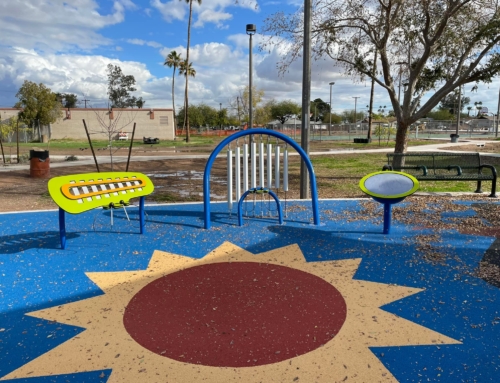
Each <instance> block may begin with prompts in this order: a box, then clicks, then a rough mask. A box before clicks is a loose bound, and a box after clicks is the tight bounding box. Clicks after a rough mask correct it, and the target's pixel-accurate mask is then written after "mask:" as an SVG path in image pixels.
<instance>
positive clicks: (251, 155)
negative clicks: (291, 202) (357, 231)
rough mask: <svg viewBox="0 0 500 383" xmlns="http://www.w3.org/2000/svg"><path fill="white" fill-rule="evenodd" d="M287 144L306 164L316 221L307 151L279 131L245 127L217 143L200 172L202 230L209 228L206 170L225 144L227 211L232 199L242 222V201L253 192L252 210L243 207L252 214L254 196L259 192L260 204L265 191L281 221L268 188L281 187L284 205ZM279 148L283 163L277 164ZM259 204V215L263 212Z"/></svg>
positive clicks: (314, 191) (316, 220) (315, 199)
mask: <svg viewBox="0 0 500 383" xmlns="http://www.w3.org/2000/svg"><path fill="white" fill-rule="evenodd" d="M247 136H248V137H247ZM255 137H257V140H256V139H255ZM272 137H274V138H275V140H272V139H271V138H272ZM233 141H236V143H235V146H234V151H233V147H232V146H231V143H232V142H233ZM240 141H242V142H240ZM273 141H274V142H273ZM288 145H290V146H291V147H292V148H293V149H295V150H296V151H297V152H298V153H299V154H300V156H301V157H302V159H303V160H304V163H305V164H306V166H307V169H308V172H309V182H310V187H311V202H312V212H313V222H314V224H315V225H319V224H320V218H319V208H318V191H317V187H316V176H315V174H314V169H313V166H312V164H311V161H310V160H309V157H308V156H307V154H306V153H305V152H304V150H303V149H302V148H301V147H300V146H299V145H298V144H297V143H296V142H295V141H293V140H292V139H291V138H289V137H288V136H286V135H284V134H282V133H280V132H276V131H274V130H267V129H249V130H243V131H239V132H237V133H234V134H233V135H231V136H229V137H227V138H226V139H224V140H223V141H222V142H221V143H220V144H219V145H217V147H216V148H215V149H214V151H213V152H212V154H211V155H210V157H209V158H208V161H207V164H206V166H205V172H204V174H203V209H204V220H205V229H210V226H211V223H210V172H211V170H212V166H213V163H214V161H215V159H216V158H217V155H218V154H219V153H220V152H221V151H222V149H223V148H224V147H226V146H227V153H226V161H227V203H228V208H229V211H231V210H232V208H233V201H237V202H238V222H239V224H240V226H241V225H242V224H243V221H242V219H243V218H242V215H243V200H244V199H245V197H247V196H248V195H249V194H252V195H253V197H254V201H253V204H252V209H246V212H247V213H248V212H249V211H251V212H253V213H254V216H255V209H256V196H257V195H258V194H260V195H261V198H262V200H261V205H262V206H264V203H263V196H264V195H265V194H267V195H268V196H270V197H273V198H274V200H275V202H276V205H277V209H276V210H277V212H278V216H280V215H281V218H279V219H280V224H281V223H282V222H283V219H282V209H281V204H280V201H279V199H278V196H277V193H275V192H273V190H272V189H274V190H276V191H278V190H282V191H283V192H284V193H285V205H286V193H287V191H288ZM257 148H258V151H257ZM282 149H283V164H282V165H281V151H282ZM233 159H234V168H233ZM273 175H274V180H273ZM249 178H250V185H249ZM233 181H234V183H233ZM281 181H282V182H281ZM233 185H234V190H233ZM233 197H234V199H233ZM262 206H261V216H262V212H263V210H262ZM270 212H271V210H270V209H269V210H268V213H270ZM285 212H286V206H285ZM280 213H281V214H280Z"/></svg>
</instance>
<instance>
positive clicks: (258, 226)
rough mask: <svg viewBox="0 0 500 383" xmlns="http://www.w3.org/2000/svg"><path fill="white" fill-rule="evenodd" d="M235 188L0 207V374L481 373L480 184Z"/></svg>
mask: <svg viewBox="0 0 500 383" xmlns="http://www.w3.org/2000/svg"><path fill="white" fill-rule="evenodd" d="M260 143H261V142H259V143H257V147H258V145H260ZM264 144H266V145H267V141H265V142H264ZM233 149H234V151H235V152H233V153H231V155H229V154H228V161H229V158H233V156H234V158H239V157H238V156H239V155H243V156H244V150H245V149H244V148H243V149H242V150H241V153H240V151H239V150H238V152H236V150H237V149H236V148H233ZM233 149H231V150H233ZM259 150H260V149H259ZM263 150H267V148H266V147H264V149H263ZM275 150H277V149H276V147H271V148H269V152H271V153H274V154H275V153H276V151H275ZM281 150H282V151H281V155H282V156H281V163H280V166H281V167H282V168H283V166H284V164H283V162H284V159H285V157H286V156H284V150H285V149H281ZM237 153H239V154H237ZM261 153H263V152H261ZM276 157H279V156H275V157H274V158H276ZM270 158H273V157H272V156H270ZM259 161H260V160H259ZM208 162H209V163H210V159H209V161H208ZM238 162H239V161H238ZM254 162H257V165H256V166H257V169H258V170H259V172H256V174H259V177H260V173H261V172H260V169H259V166H262V167H263V168H265V167H266V166H267V165H266V164H262V165H260V163H259V162H258V161H256V160H255V161H254ZM243 163H244V162H243ZM273 166H276V163H274V164H271V169H272V167H273ZM248 172H249V174H248V175H249V176H250V173H252V170H251V168H250V169H249V170H248ZM70 173H71V171H69V170H66V174H70ZM271 173H272V172H271ZM206 174H207V169H205V171H204V174H203V175H206ZM238 174H244V169H238ZM265 174H266V175H267V174H269V171H268V170H266V172H265ZM272 174H275V173H272ZM232 176H235V175H234V174H233V175H232ZM281 177H282V178H280V179H281V181H282V184H281V185H280V187H284V185H283V183H284V180H285V177H284V176H281ZM208 178H209V179H208V181H210V177H208ZM249 178H250V180H251V179H252V177H249ZM231 179H233V177H231ZM147 181H148V180H147V179H145V182H146V183H147ZM205 181H206V180H204V182H203V187H204V190H203V193H204V195H205V196H206V195H207V193H208V195H209V196H210V194H211V193H212V192H213V189H210V185H209V186H208V190H207V185H206V182H205ZM269 181H272V180H268V179H265V178H264V179H260V180H259V179H258V178H257V180H256V184H257V185H259V184H260V185H268V184H271V183H272V182H275V181H272V182H269ZM241 183H242V182H241V180H239V182H238V184H241ZM250 183H252V182H250ZM311 183H313V180H311ZM232 186H233V187H235V185H232ZM290 186H293V185H292V184H291V185H290ZM89 188H90V186H89ZM252 188H254V186H253V185H251V184H249V185H247V187H243V188H242V189H241V190H240V191H239V193H240V196H243V194H244V193H243V192H244V191H245V190H244V189H246V190H250V189H252ZM89 190H90V189H89ZM92 190H93V189H92ZM237 196H238V193H237V192H236V193H235V198H234V200H233V201H232V206H228V203H229V202H230V201H223V202H217V201H214V200H213V198H212V201H210V199H209V200H208V202H207V200H205V201H204V203H201V202H194V203H182V204H156V205H148V203H147V202H148V196H146V197H145V198H146V207H145V230H144V232H143V233H142V234H141V232H140V231H141V230H140V220H141V214H140V209H139V208H138V206H129V207H127V208H126V210H124V209H116V210H113V209H108V210H102V209H92V210H88V211H83V212H81V213H78V214H66V220H65V238H66V248H65V249H64V250H63V249H62V248H61V233H60V226H59V224H58V212H57V210H54V209H52V210H47V211H26V212H11V213H4V214H0V232H1V240H0V264H1V271H2V273H1V274H2V275H1V279H0V296H1V297H2V299H1V301H0V305H1V306H0V307H1V308H0V312H1V316H0V318H1V320H0V349H1V350H2V352H1V353H0V380H2V381H6V382H26V383H28V382H29V383H31V382H66V381H71V382H142V381H144V382H196V381H204V382H226V381H227V382H230V381H239V382H342V381H354V382H378V381H388V382H396V381H399V382H420V381H436V382H455V381H477V382H489V381H492V382H493V381H496V380H497V377H498V375H499V373H500V357H499V353H498V344H499V341H500V335H499V334H500V331H498V328H499V327H498V326H499V325H500V309H499V308H498V303H497V302H498V301H499V299H500V290H499V288H500V278H499V270H500V254H499V250H498V248H499V246H498V242H497V240H496V237H497V235H498V233H499V232H500V220H499V219H498V217H499V216H500V215H499V213H500V207H499V205H498V202H497V200H496V199H492V198H487V197H486V194H485V195H481V196H478V195H474V194H472V193H470V194H469V193H465V194H463V195H460V196H453V197H450V196H443V195H435V196H429V195H412V196H409V197H407V198H406V199H404V200H403V201H401V202H399V203H397V204H394V206H393V207H392V226H391V228H390V232H389V233H387V234H384V232H383V231H384V228H385V225H384V224H385V222H384V220H385V218H386V217H385V216H384V206H383V204H381V203H379V202H380V201H378V202H377V201H374V200H372V199H371V198H369V197H368V196H366V195H363V194H361V195H360V197H361V198H351V199H319V200H317V201H316V202H315V201H314V190H313V198H312V199H310V200H305V201H299V200H294V199H288V200H287V201H286V206H285V201H284V200H283V199H282V200H281V204H282V207H283V220H284V222H283V224H282V225H280V224H279V219H278V216H277V215H278V214H277V210H276V209H277V207H276V203H275V201H274V200H273V199H271V198H269V196H268V195H266V194H264V195H262V194H258V195H255V194H253V195H249V196H247V198H248V200H246V201H245V202H244V203H243V213H242V214H243V217H241V216H240V217H239V213H238V210H237V202H238V198H236V197H237ZM279 196H280V198H282V196H283V193H281V194H279ZM82 198H83V197H82ZM85 198H86V197H85ZM315 204H316V206H315ZM132 205H133V204H132ZM136 205H138V204H137V203H136ZM111 216H113V221H112V222H113V224H111ZM239 218H243V222H242V225H241V226H240V223H241V222H240V220H239Z"/></svg>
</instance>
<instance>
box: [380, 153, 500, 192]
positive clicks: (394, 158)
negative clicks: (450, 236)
mask: <svg viewBox="0 0 500 383" xmlns="http://www.w3.org/2000/svg"><path fill="white" fill-rule="evenodd" d="M383 170H396V171H401V172H405V173H408V174H411V175H412V176H414V177H415V178H416V179H417V180H419V181H477V189H476V191H475V193H482V190H481V182H482V181H491V182H492V186H491V194H490V197H495V198H496V197H497V195H496V186H497V171H496V169H495V167H494V166H493V165H488V164H483V163H481V156H480V155H479V153H440V152H418V153H417V152H411V153H388V154H387V165H384V167H383Z"/></svg>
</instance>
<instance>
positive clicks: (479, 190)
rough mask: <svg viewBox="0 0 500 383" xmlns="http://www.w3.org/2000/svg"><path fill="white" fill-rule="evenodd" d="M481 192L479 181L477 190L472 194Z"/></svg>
mask: <svg viewBox="0 0 500 383" xmlns="http://www.w3.org/2000/svg"><path fill="white" fill-rule="evenodd" d="M482 192H483V191H482V190H481V181H477V189H476V191H475V192H474V193H482Z"/></svg>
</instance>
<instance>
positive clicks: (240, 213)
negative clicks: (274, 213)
mask: <svg viewBox="0 0 500 383" xmlns="http://www.w3.org/2000/svg"><path fill="white" fill-rule="evenodd" d="M256 190H257V189H250V190H247V191H246V192H245V193H243V195H242V196H241V198H240V200H239V201H238V225H239V226H243V201H244V200H245V198H246V196H247V195H248V194H249V193H255V191H256ZM261 190H264V189H263V188H262V189H261ZM265 190H266V193H269V195H270V196H271V197H273V198H274V200H275V201H276V208H277V209H278V219H279V223H280V225H283V210H282V209H281V203H280V200H279V198H278V196H277V195H276V193H274V192H273V191H272V190H268V189H265Z"/></svg>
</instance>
